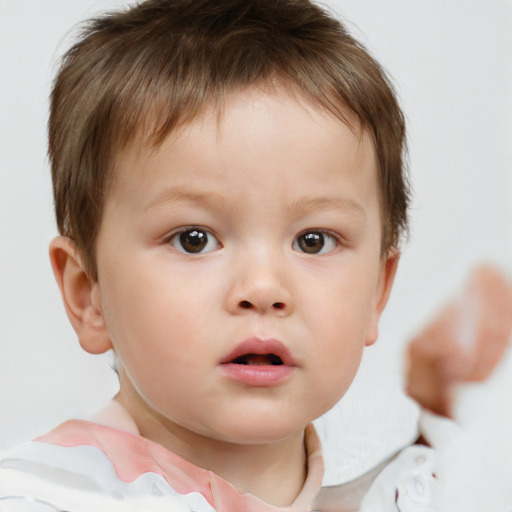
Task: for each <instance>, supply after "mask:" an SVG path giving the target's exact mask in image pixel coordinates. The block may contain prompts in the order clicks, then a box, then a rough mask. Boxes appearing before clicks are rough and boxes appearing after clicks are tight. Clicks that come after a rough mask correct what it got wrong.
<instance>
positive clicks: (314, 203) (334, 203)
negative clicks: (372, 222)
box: [288, 197, 367, 221]
mask: <svg viewBox="0 0 512 512" xmlns="http://www.w3.org/2000/svg"><path fill="white" fill-rule="evenodd" d="M288 209H289V210H290V211H291V212H301V213H303V212H304V213H309V212H311V211H318V210H342V211H344V212H347V213H349V214H353V215H354V216H355V217H359V218H360V219H361V220H362V221H365V220H366V218H367V215H366V210H365V209H364V208H363V207H362V206H361V205H360V204H359V203H358V202H357V201H355V200H353V199H349V198H346V197H301V198H299V199H297V200H296V201H294V202H293V203H291V204H290V205H289V206H288Z"/></svg>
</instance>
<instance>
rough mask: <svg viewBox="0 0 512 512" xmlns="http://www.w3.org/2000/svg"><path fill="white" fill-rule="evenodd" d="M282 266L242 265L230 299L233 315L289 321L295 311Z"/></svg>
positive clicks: (233, 282) (246, 262)
mask: <svg viewBox="0 0 512 512" xmlns="http://www.w3.org/2000/svg"><path fill="white" fill-rule="evenodd" d="M281 267H282V265H279V264H276V263H275V262H274V263H271V262H270V261H264V262H262V261H258V262H252V263H251V262H248V261H245V262H244V263H243V264H240V266H238V268H237V269H236V272H235V273H234V275H233V280H232V285H231V287H230V289H229V290H228V293H227V296H226V304H227V309H228V311H229V312H230V313H231V314H246V313H251V312H253V313H258V314H266V315H274V316H279V317H285V316H288V315H290V314H291V313H292V312H293V309H294V300H293V295H292V293H291V291H290V286H289V285H288V284H287V282H286V275H285V273H286V271H285V269H283V268H281Z"/></svg>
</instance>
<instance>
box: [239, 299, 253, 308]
mask: <svg viewBox="0 0 512 512" xmlns="http://www.w3.org/2000/svg"><path fill="white" fill-rule="evenodd" d="M251 306H252V304H251V303H250V302H249V301H248V300H242V301H240V307H241V308H242V309H251Z"/></svg>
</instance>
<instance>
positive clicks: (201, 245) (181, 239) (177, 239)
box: [170, 229, 219, 254]
mask: <svg viewBox="0 0 512 512" xmlns="http://www.w3.org/2000/svg"><path fill="white" fill-rule="evenodd" d="M170 243H171V245H172V246H173V247H174V248H175V249H177V250H178V251H180V252H183V253H186V254H200V253H205V252H210V251H213V250H214V249H216V248H217V247H218V246H219V242H218V241H217V239H216V238H215V237H214V236H213V235H212V234H211V233H208V232H207V231H205V230H202V229H187V230H186V231H181V232H180V233H176V234H175V235H174V236H173V237H172V238H171V240H170Z"/></svg>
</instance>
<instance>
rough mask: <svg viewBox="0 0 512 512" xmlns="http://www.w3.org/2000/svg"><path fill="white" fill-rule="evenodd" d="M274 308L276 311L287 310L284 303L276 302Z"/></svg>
mask: <svg viewBox="0 0 512 512" xmlns="http://www.w3.org/2000/svg"><path fill="white" fill-rule="evenodd" d="M272 307H273V308H274V309H284V308H285V306H284V303H283V302H274V304H272Z"/></svg>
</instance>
